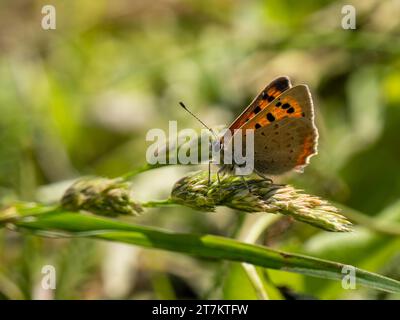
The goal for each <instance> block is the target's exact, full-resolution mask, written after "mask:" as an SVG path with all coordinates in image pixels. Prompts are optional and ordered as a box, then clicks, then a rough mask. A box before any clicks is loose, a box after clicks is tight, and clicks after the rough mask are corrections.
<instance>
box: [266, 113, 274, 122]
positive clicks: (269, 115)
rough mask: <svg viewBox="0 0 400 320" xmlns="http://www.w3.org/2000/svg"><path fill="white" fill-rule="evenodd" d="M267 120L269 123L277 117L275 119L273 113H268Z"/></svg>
mask: <svg viewBox="0 0 400 320" xmlns="http://www.w3.org/2000/svg"><path fill="white" fill-rule="evenodd" d="M267 120H268V121H269V122H273V121H275V117H274V115H273V114H272V113H271V112H268V113H267Z"/></svg>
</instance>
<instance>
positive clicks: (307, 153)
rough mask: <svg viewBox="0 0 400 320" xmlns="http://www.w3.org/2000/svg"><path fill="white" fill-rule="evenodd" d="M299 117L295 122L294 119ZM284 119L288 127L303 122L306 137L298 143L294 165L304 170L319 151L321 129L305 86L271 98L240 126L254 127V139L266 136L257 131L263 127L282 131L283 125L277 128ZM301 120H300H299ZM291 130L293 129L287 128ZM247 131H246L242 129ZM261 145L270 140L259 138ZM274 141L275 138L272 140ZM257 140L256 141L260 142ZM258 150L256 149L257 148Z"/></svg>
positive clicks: (245, 127) (296, 87)
mask: <svg viewBox="0 0 400 320" xmlns="http://www.w3.org/2000/svg"><path fill="white" fill-rule="evenodd" d="M296 118H297V119H299V120H298V121H295V119H296ZM283 119H293V120H292V121H289V123H288V120H285V121H284V123H285V126H288V125H289V126H292V127H293V126H296V125H299V124H301V126H302V127H304V128H305V129H304V130H306V131H305V134H304V138H303V140H302V141H301V145H300V146H299V147H300V148H301V149H300V150H299V152H298V153H297V156H296V159H293V160H295V162H294V163H293V168H296V169H302V167H304V166H305V165H307V163H308V159H309V158H310V157H311V156H312V155H314V154H316V152H317V140H318V130H317V128H316V127H315V124H314V109H313V103H312V98H311V94H310V91H309V89H308V87H307V86H306V85H298V86H295V87H292V88H290V89H288V90H286V91H285V92H283V93H282V94H281V95H280V96H278V97H277V98H276V99H274V100H273V101H271V103H269V104H268V105H267V106H266V107H264V108H263V110H262V111H260V112H258V113H257V114H256V115H255V116H254V117H252V118H251V119H249V120H248V121H247V122H245V123H244V124H243V125H242V126H241V127H240V129H255V130H256V131H255V139H257V138H258V139H264V140H265V138H263V136H261V135H258V134H257V130H258V129H259V130H260V132H261V131H263V130H264V129H263V128H266V127H270V128H274V127H273V126H276V130H277V131H279V132H283V131H282V128H278V127H279V125H280V121H281V120H283ZM300 119H301V120H300ZM285 130H286V131H289V130H291V129H290V128H287V129H285ZM242 133H244V132H242ZM259 142H261V144H262V145H267V144H268V143H269V142H268V141H262V140H261V141H259ZM271 142H274V141H271ZM257 143H258V141H257V140H256V141H255V145H257ZM255 152H256V153H257V150H255ZM255 156H256V157H257V154H256V155H255Z"/></svg>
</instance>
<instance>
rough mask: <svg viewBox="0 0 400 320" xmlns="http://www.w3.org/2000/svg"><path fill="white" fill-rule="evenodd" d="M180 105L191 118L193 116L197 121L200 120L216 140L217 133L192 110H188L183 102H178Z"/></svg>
mask: <svg viewBox="0 0 400 320" xmlns="http://www.w3.org/2000/svg"><path fill="white" fill-rule="evenodd" d="M179 104H180V106H181V107H182V108H183V109H185V110H186V111H187V112H188V113H189V114H190V115H191V116H192V117H193V118H195V119H196V120H197V121H198V122H200V123H201V124H202V125H203V126H204V127H205V128H207V129H208V130H210V132H211V133H212V134H213V135H214V137H215V138H216V139H217V140H218V137H217V135H216V134H215V132H214V130H213V129H211V128H210V127H209V126H207V125H206V124H205V123H204V122H203V121H201V120H200V119H199V118H198V117H197V116H196V115H195V114H194V113H193V112H192V111H190V110H189V109H188V108H187V107H186V106H185V104H184V103H183V102H179Z"/></svg>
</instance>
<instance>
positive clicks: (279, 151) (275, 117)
mask: <svg viewBox="0 0 400 320" xmlns="http://www.w3.org/2000/svg"><path fill="white" fill-rule="evenodd" d="M237 129H242V130H237ZM244 129H254V172H255V173H257V174H258V175H259V176H261V177H265V175H279V174H283V173H285V172H287V171H290V170H296V171H300V172H302V171H303V169H304V167H305V166H307V164H308V163H309V159H310V158H311V156H313V155H315V154H316V153H317V144H318V130H317V127H316V126H315V123H314V107H313V101H312V97H311V93H310V90H309V89H308V86H307V85H297V86H293V87H292V85H291V83H290V80H289V78H288V77H279V78H277V79H275V80H273V81H272V82H271V83H270V84H269V85H267V86H266V87H265V88H264V89H263V90H262V91H261V92H260V93H259V94H258V95H257V96H256V98H255V99H254V100H253V101H252V102H251V103H250V105H249V106H248V107H247V108H246V109H245V110H244V111H243V112H242V114H241V115H240V116H239V117H237V118H236V120H235V121H233V123H232V124H231V125H230V126H229V130H230V132H231V133H232V136H231V139H230V140H225V139H224V138H221V140H220V144H221V145H222V147H221V148H224V146H227V145H228V144H229V143H233V141H234V139H235V138H236V137H237V135H238V134H242V135H243V134H244V133H243V132H245V131H246V130H244ZM238 132H239V133H238ZM242 141H243V142H242V143H243V147H246V139H242ZM234 167H235V164H231V165H228V164H222V166H221V169H220V171H219V172H231V171H232V170H233V168H234ZM267 179H268V178H267Z"/></svg>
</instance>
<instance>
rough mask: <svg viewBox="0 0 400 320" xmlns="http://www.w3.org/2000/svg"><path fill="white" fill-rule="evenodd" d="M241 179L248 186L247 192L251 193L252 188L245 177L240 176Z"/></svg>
mask: <svg viewBox="0 0 400 320" xmlns="http://www.w3.org/2000/svg"><path fill="white" fill-rule="evenodd" d="M240 178H241V179H242V181H243V183H244V185H245V186H246V188H247V190H249V192H251V189H250V186H249V184H248V183H247V181H246V179H245V178H244V176H240Z"/></svg>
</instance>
